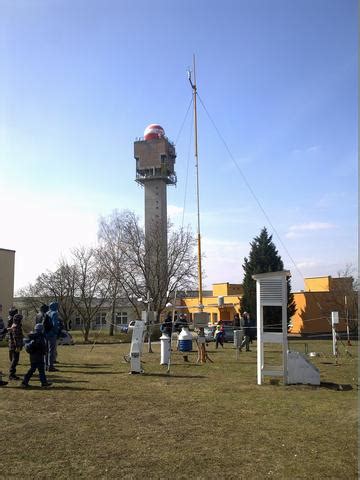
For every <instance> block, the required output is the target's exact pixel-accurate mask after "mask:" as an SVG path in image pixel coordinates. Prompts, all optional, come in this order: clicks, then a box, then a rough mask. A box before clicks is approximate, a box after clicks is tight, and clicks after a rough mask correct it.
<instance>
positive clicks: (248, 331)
mask: <svg viewBox="0 0 360 480" xmlns="http://www.w3.org/2000/svg"><path fill="white" fill-rule="evenodd" d="M242 327H243V331H244V339H243V341H242V342H241V346H240V352H241V351H242V349H243V347H244V346H245V348H246V351H247V352H250V347H249V344H250V341H251V336H252V322H251V319H250V315H249V314H248V313H247V312H244V314H243V321H242Z"/></svg>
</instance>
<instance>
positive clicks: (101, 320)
mask: <svg viewBox="0 0 360 480" xmlns="http://www.w3.org/2000/svg"><path fill="white" fill-rule="evenodd" d="M105 324H106V313H105V312H102V313H98V314H97V315H96V317H95V325H105Z"/></svg>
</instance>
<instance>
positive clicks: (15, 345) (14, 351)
mask: <svg viewBox="0 0 360 480" xmlns="http://www.w3.org/2000/svg"><path fill="white" fill-rule="evenodd" d="M22 319H23V316H22V315H20V313H17V314H15V315H14V317H13V318H12V320H11V322H12V323H11V326H10V327H9V328H8V329H7V330H8V338H9V359H10V369H9V380H20V377H18V376H17V375H16V367H17V365H18V363H19V359H20V352H21V350H22V348H23V339H24V334H23V329H22Z"/></svg>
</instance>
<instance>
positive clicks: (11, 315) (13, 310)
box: [7, 307, 19, 328]
mask: <svg viewBox="0 0 360 480" xmlns="http://www.w3.org/2000/svg"><path fill="white" fill-rule="evenodd" d="M17 313H19V312H18V309H17V308H15V307H11V308H10V310H9V316H8V323H7V328H10V327H11V325H12V324H13V321H14V316H15V315H16V314H17Z"/></svg>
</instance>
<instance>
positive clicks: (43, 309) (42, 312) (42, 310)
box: [35, 303, 49, 325]
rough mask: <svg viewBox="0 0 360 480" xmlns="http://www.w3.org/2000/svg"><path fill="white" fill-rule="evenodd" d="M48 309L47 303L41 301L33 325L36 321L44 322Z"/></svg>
mask: <svg viewBox="0 0 360 480" xmlns="http://www.w3.org/2000/svg"><path fill="white" fill-rule="evenodd" d="M48 311H49V305H46V304H45V303H43V304H42V305H41V307H40V311H39V313H37V314H36V317H35V325H36V324H37V323H42V324H43V323H44V320H45V316H46V314H47V312H48Z"/></svg>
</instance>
